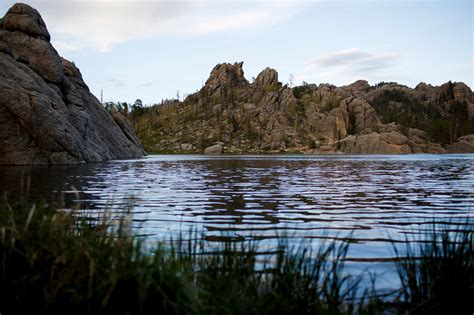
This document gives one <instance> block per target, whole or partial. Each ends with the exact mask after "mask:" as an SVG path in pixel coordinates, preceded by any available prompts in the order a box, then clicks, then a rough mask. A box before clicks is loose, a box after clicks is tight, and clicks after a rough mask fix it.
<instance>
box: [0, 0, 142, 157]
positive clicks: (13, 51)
mask: <svg viewBox="0 0 474 315" xmlns="http://www.w3.org/2000/svg"><path fill="white" fill-rule="evenodd" d="M49 40H50V36H49V33H48V30H47V29H46V26H45V23H44V21H43V19H42V18H41V16H40V14H39V13H38V11H36V10H35V9H33V8H31V7H29V6H28V5H26V4H15V5H14V6H13V7H12V8H11V9H10V10H8V12H7V13H6V15H5V17H4V18H3V19H1V20H0V164H13V165H21V164H76V163H85V162H100V161H105V160H110V159H119V158H132V157H140V156H143V155H144V154H145V152H144V150H143V148H142V146H141V144H140V142H139V140H138V139H137V137H136V136H135V134H134V132H133V129H132V127H131V126H130V123H129V122H128V120H127V119H126V118H125V117H123V116H122V115H120V114H119V113H114V114H113V115H111V114H109V113H108V112H107V111H106V110H105V109H104V107H103V106H102V104H101V103H100V102H99V101H98V100H97V98H96V97H94V95H92V93H90V91H89V88H88V87H87V85H86V84H85V83H84V81H83V79H82V76H81V73H80V71H79V69H78V68H77V67H76V66H75V65H74V64H73V63H72V62H69V61H67V60H65V59H63V58H61V57H60V56H59V55H58V53H57V51H56V50H55V49H54V47H53V46H52V45H51V43H50V42H49Z"/></svg>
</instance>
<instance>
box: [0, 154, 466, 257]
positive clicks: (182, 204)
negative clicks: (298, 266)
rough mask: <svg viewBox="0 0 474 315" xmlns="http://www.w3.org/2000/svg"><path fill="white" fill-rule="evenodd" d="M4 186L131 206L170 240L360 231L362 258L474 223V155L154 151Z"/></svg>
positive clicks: (41, 171)
mask: <svg viewBox="0 0 474 315" xmlns="http://www.w3.org/2000/svg"><path fill="white" fill-rule="evenodd" d="M0 175H1V177H0V189H4V190H5V189H6V190H9V191H10V193H18V192H19V191H22V190H23V191H24V190H26V186H28V180H27V179H28V178H29V179H30V181H31V183H30V189H29V193H30V195H31V196H33V197H38V196H39V197H43V198H50V197H51V196H53V195H55V194H56V195H57V194H58V193H59V192H66V196H67V197H68V198H67V199H68V200H69V201H77V199H78V197H77V195H75V194H68V193H67V192H71V191H72V190H78V191H79V192H80V194H79V200H80V201H81V202H83V203H84V204H85V205H87V207H88V208H91V209H98V210H100V209H104V208H113V209H120V210H123V209H124V207H123V206H124V205H127V204H130V203H131V204H132V205H133V207H132V212H133V213H134V220H135V222H136V225H137V226H140V228H139V230H140V231H139V233H140V234H146V235H149V237H150V238H151V239H155V238H156V239H162V238H163V237H165V238H167V237H169V236H170V235H173V234H174V233H179V232H182V231H188V230H190V229H193V230H198V231H203V233H204V235H205V237H206V238H208V239H209V240H214V239H216V238H218V237H220V236H222V235H223V234H224V235H226V236H231V237H238V238H239V239H243V240H248V239H252V238H258V239H261V241H259V242H260V244H261V246H262V247H268V246H272V245H274V243H275V241H274V240H275V238H276V237H277V236H278V235H285V236H286V237H288V238H289V239H290V241H294V242H297V243H299V242H300V241H301V239H302V238H306V239H310V242H308V246H318V245H319V244H320V242H321V241H322V240H324V239H325V238H337V237H344V236H347V235H349V234H350V233H351V231H352V234H351V238H352V239H353V240H354V242H355V243H354V244H353V245H352V246H351V250H350V253H349V255H350V257H351V258H352V259H353V260H354V261H357V260H366V259H369V260H374V259H375V258H376V259H378V260H383V259H385V258H389V257H391V255H392V251H391V246H390V245H389V244H388V243H387V238H388V237H389V236H390V237H392V238H395V239H398V240H401V241H403V240H404V239H405V235H406V233H423V232H424V231H427V230H429V229H430V228H431V227H432V224H433V222H434V221H436V222H447V223H449V224H451V225H452V227H453V228H456V227H458V226H461V225H462V226H465V225H466V224H472V223H474V216H473V213H472V206H473V205H474V188H473V187H474V156H473V155H409V156H327V157H307V156H219V157H205V156H150V157H147V158H144V159H140V160H125V161H113V162H109V163H102V164H89V165H81V166H55V167H0Z"/></svg>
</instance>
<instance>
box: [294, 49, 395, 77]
mask: <svg viewBox="0 0 474 315" xmlns="http://www.w3.org/2000/svg"><path fill="white" fill-rule="evenodd" d="M399 58H400V54H398V53H386V52H373V51H369V50H362V49H360V48H350V49H345V50H340V51H335V52H332V53H329V54H326V55H322V56H318V57H316V58H315V59H313V60H310V61H309V62H307V64H306V66H305V69H304V71H303V73H301V74H299V75H297V79H298V80H302V81H310V82H318V81H319V82H321V80H324V81H327V80H332V81H331V82H335V83H339V84H341V83H348V82H350V81H355V80H357V79H366V80H369V81H382V80H394V79H400V78H403V77H404V76H403V75H400V74H396V73H394V69H393V67H394V65H395V63H396V61H397V59H399Z"/></svg>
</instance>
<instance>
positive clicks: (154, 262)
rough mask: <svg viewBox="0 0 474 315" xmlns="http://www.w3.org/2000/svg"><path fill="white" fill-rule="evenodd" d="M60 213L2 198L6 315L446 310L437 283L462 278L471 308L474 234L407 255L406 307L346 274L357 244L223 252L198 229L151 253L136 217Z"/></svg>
mask: <svg viewBox="0 0 474 315" xmlns="http://www.w3.org/2000/svg"><path fill="white" fill-rule="evenodd" d="M55 209H57V207H55V206H52V205H48V204H45V203H38V202H37V203H34V204H27V203H26V202H23V201H20V202H19V201H11V200H7V198H6V197H4V198H3V199H2V200H0V257H1V264H0V297H1V299H0V312H1V313H2V314H24V313H26V314H28V313H32V312H34V313H71V312H73V313H81V314H87V313H89V314H98V313H104V314H109V313H114V314H125V313H130V314H135V313H151V312H154V313H162V314H355V313H360V314H377V313H383V312H387V311H390V312H391V313H404V312H405V311H406V310H408V309H409V310H415V311H418V310H419V311H422V310H426V311H429V312H436V311H438V310H444V309H445V308H444V307H445V306H446V304H444V303H445V302H444V301H445V300H446V301H447V300H448V299H449V296H443V294H448V293H449V290H450V289H446V288H444V289H443V286H444V285H447V284H446V283H444V282H438V280H436V281H434V279H446V281H448V280H449V281H451V282H449V283H448V284H449V285H451V284H452V281H458V280H459V281H461V279H462V281H464V282H462V286H461V287H460V288H459V291H460V292H463V294H464V295H459V296H457V297H456V298H458V300H459V301H460V303H461V304H460V305H461V306H462V305H465V306H466V307H467V308H466V309H468V308H469V306H468V304H467V303H468V301H469V298H468V295H469V294H471V292H472V288H473V279H472V274H473V273H472V231H470V232H469V233H467V234H466V235H468V236H466V237H464V238H461V239H458V238H457V239H455V241H456V242H454V243H453V242H452V241H453V240H452V239H445V238H442V239H441V247H438V243H427V244H426V245H424V247H423V248H424V249H425V251H424V252H423V255H426V257H424V258H423V259H422V260H419V259H410V260H401V261H400V262H399V263H398V267H399V275H400V277H401V280H402V283H403V284H404V285H406V286H407V289H406V290H402V291H401V292H402V293H403V294H402V295H401V296H400V297H399V299H400V300H397V301H394V302H396V303H387V301H379V300H376V299H370V298H367V294H368V292H364V291H363V288H361V287H360V285H359V280H360V279H359V278H358V277H356V276H351V275H347V274H345V273H344V261H345V258H346V255H347V250H348V247H349V246H350V245H349V244H350V243H349V242H342V243H337V244H336V243H329V244H326V245H325V246H322V247H321V248H320V249H319V250H318V251H317V252H316V253H311V252H310V251H308V250H306V249H305V247H304V246H299V247H295V248H292V247H290V246H288V244H286V243H285V242H284V241H283V240H282V241H280V243H279V247H278V250H277V251H276V252H274V253H272V254H268V255H265V256H261V255H257V247H256V244H252V243H243V242H235V241H232V240H228V241H225V242H223V243H221V244H222V245H221V247H220V248H219V250H218V251H215V250H210V247H209V246H208V244H209V243H207V242H205V241H203V240H202V238H200V237H197V236H198V235H195V237H191V238H188V239H190V240H185V238H184V237H180V238H178V239H177V240H171V241H170V242H167V243H162V244H158V245H157V248H156V250H153V251H150V250H149V249H146V247H145V246H144V240H143V239H140V238H137V237H133V236H132V230H131V224H130V218H129V216H127V215H125V216H122V217H117V218H115V217H112V216H111V215H109V214H105V215H104V216H102V217H99V218H95V219H93V220H92V219H91V217H84V216H77V212H75V211H70V212H64V211H57V210H55ZM91 220H92V221H91ZM462 235H465V234H462ZM430 244H431V245H430ZM448 244H452V245H448ZM409 246H410V245H409ZM430 246H431V247H430ZM412 258H415V257H412ZM452 266H455V268H452ZM440 272H443V274H442V275H440V274H439V273H440ZM451 277H454V278H451ZM456 279H458V280H456ZM433 281H434V282H433ZM434 283H436V285H435V284H434ZM425 287H426V289H425ZM417 288H420V290H421V291H420V292H418V291H417ZM421 288H423V289H421ZM440 295H441V296H440ZM470 296H472V295H470ZM361 297H362V299H361ZM364 297H366V298H364ZM388 302H390V301H388ZM401 302H403V303H401ZM462 303H464V304H462ZM393 305H395V306H393ZM428 305H429V308H427V307H428ZM459 310H461V311H463V310H465V309H464V308H460V309H459ZM458 314H461V313H458Z"/></svg>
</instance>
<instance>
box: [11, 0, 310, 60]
mask: <svg viewBox="0 0 474 315" xmlns="http://www.w3.org/2000/svg"><path fill="white" fill-rule="evenodd" d="M7 1H10V0H7ZM11 2H12V3H13V1H11ZM27 2H28V3H29V4H30V5H32V6H34V7H36V8H37V9H38V10H39V11H40V12H41V14H42V16H43V18H44V19H45V21H46V24H47V25H48V28H49V29H50V32H51V33H52V34H53V39H55V38H56V40H57V41H56V42H54V44H55V45H57V46H58V49H60V50H80V49H86V48H87V49H91V48H92V49H96V50H99V51H107V50H110V49H111V48H112V47H113V46H114V45H117V44H120V43H124V42H128V41H130V40H135V39H144V38H152V37H157V36H202V35H207V34H212V33H222V32H230V31H238V30H245V29H253V28H257V27H265V26H269V25H274V24H276V23H279V22H281V21H282V20H285V19H286V18H288V17H290V16H292V14H293V13H294V12H296V11H297V8H300V7H301V6H295V5H294V3H295V2H300V1H297V0H293V1H288V0H287V1H276V0H275V1H271V0H267V1H243V2H242V1H240V2H236V1H217V0H207V1H205V0H204V1H203V0H195V1H189V0H188V1H169V0H168V1H162V0H143V1H133V0H121V1H111V0H95V1H91V0H76V1H70V0H52V1H40V0H31V1H27Z"/></svg>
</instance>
